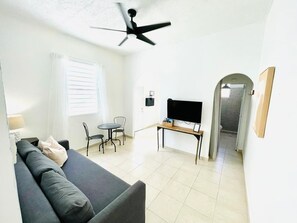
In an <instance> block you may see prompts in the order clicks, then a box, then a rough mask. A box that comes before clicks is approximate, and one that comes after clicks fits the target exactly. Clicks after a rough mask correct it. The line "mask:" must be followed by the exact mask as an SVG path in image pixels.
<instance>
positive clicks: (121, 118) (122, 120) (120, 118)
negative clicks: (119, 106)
mask: <svg viewBox="0 0 297 223" xmlns="http://www.w3.org/2000/svg"><path fill="white" fill-rule="evenodd" d="M113 122H114V123H117V124H120V125H121V127H120V128H122V129H124V128H125V124H126V117H124V116H116V117H114V118H113Z"/></svg>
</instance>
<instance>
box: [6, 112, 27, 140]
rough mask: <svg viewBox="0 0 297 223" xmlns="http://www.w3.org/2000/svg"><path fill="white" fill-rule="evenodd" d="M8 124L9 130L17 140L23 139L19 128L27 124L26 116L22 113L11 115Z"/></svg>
mask: <svg viewBox="0 0 297 223" xmlns="http://www.w3.org/2000/svg"><path fill="white" fill-rule="evenodd" d="M8 125H9V130H10V132H11V133H13V134H14V136H15V141H16V142H18V141H20V140H21V136H20V132H19V131H18V130H19V129H21V128H23V127H24V126H25V122H24V118H23V116H22V115H20V114H17V115H9V116H8Z"/></svg>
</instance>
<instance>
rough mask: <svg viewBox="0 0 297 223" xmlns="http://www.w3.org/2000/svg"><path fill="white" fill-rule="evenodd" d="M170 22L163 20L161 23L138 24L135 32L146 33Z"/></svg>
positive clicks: (168, 24)
mask: <svg viewBox="0 0 297 223" xmlns="http://www.w3.org/2000/svg"><path fill="white" fill-rule="evenodd" d="M170 25H171V22H163V23H158V24H153V25H148V26H139V27H137V32H138V33H146V32H149V31H152V30H155V29H160V28H163V27H166V26H170Z"/></svg>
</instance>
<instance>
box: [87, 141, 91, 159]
mask: <svg viewBox="0 0 297 223" xmlns="http://www.w3.org/2000/svg"><path fill="white" fill-rule="evenodd" d="M89 142H90V141H89V140H88V143H87V156H88V155H89Z"/></svg>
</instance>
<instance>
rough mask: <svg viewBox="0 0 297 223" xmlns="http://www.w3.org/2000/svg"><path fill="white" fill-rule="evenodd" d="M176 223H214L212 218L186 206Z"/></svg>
mask: <svg viewBox="0 0 297 223" xmlns="http://www.w3.org/2000/svg"><path fill="white" fill-rule="evenodd" d="M175 223H212V218H209V217H207V216H205V215H203V214H201V213H199V212H198V211H196V210H194V209H193V208H190V207H188V206H187V205H184V206H183V207H182V209H181V211H180V212H179V214H178V217H177V220H176V221H175Z"/></svg>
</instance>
